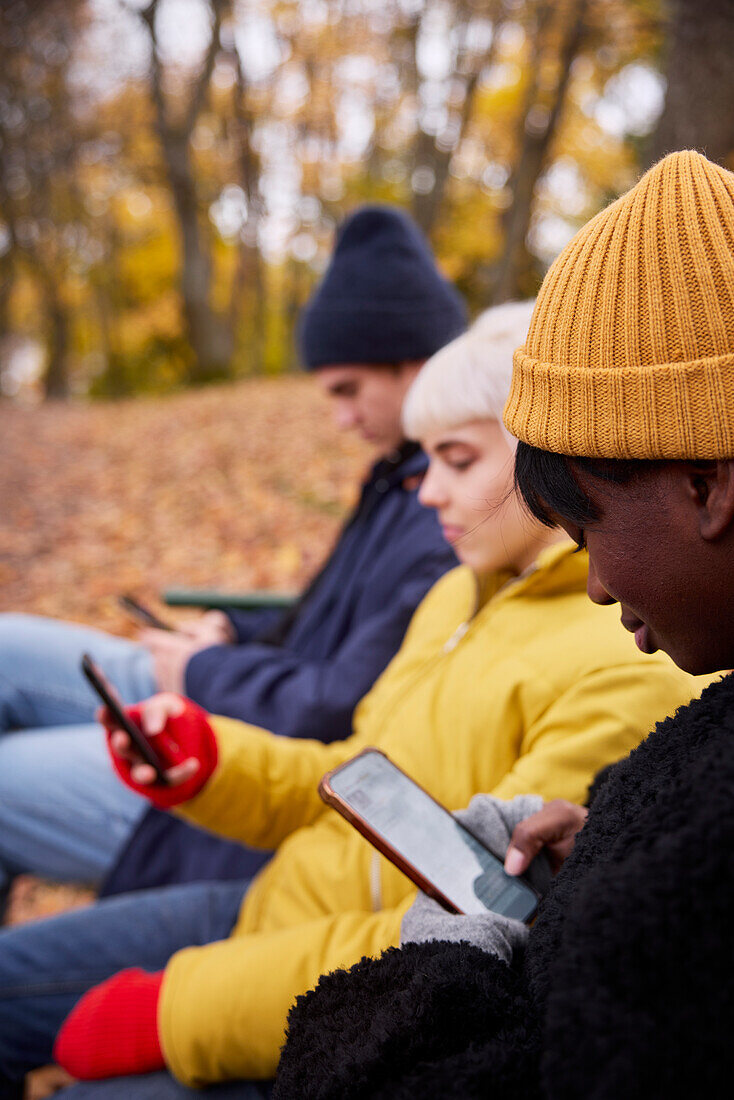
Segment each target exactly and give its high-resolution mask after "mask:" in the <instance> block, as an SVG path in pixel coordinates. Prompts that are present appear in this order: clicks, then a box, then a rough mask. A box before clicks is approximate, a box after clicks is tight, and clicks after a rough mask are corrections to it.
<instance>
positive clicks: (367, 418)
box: [314, 363, 421, 454]
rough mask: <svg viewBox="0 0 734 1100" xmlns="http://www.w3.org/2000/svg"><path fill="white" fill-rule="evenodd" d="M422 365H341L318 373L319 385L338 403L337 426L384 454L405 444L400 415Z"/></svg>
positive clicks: (335, 408)
mask: <svg viewBox="0 0 734 1100" xmlns="http://www.w3.org/2000/svg"><path fill="white" fill-rule="evenodd" d="M420 367H421V364H420V363H401V364H399V365H396V366H368V365H366V364H362V363H343V364H342V363H340V364H337V365H334V366H328V367H319V368H318V370H316V371H315V372H314V374H315V376H316V378H317V380H318V382H319V385H320V386H321V388H322V389H323V391H324V393H327V394H328V395H329V397H331V398H332V399H333V402H334V415H335V418H336V423H337V424H338V426H339V427H340V428H343V429H344V430H350V431H356V432H359V434H360V435H361V436H362V438H363V439H366V440H367V442H368V443H372V444H373V445H374V446H375V447H376V448H377V449H378V450H379V451H380V452H381V453H383V454H386V453H388V452H389V451H394V450H395V449H396V448H397V447H399V446H400V444H401V443H402V441H403V438H404V436H403V429H402V425H401V423H400V412H401V409H402V406H403V398H404V397H405V395H406V393H407V392H408V389H409V387H410V384H411V382H412V381H413V379H414V378H415V376H416V374H417V373H418V371H419V369H420Z"/></svg>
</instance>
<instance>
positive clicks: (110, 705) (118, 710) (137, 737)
mask: <svg viewBox="0 0 734 1100" xmlns="http://www.w3.org/2000/svg"><path fill="white" fill-rule="evenodd" d="M82 672H83V673H84V675H85V676H86V678H87V680H89V683H90V684H91V685H92V687H93V688H94V690H95V691H96V692H97V695H99V697H100V699H101V700H102V702H103V703H104V705H105V706H106V707H107V709H108V710H109V711H110V713H111V714H112V715H113V717H114V719H115V721H116V722H117V725H118V726H119V727H120V729H123V730H124V731H125V733H126V734H127V735H128V737H129V738H130V740H131V741H132V743H133V745H135V748H136V749H137V750H138V752H139V753H140V755H141V756H142V758H143V760H145V762H146V764H150V765H151V767H153V768H155V773H156V776H157V778H158V782H159V783H166V784H167V783H168V780H167V779H166V775H165V769H166V768H167V767H168V766H169V765H168V764H166V762H165V761H163V760H162V759H161V758H160V756H159V755H158V753H157V752H156V751H155V749H154V748H153V746H152V744H151V742H150V740H149V739H148V738H147V737H146V735H145V734H144V733H143V731H142V730H141V729H140V727H139V726H137V725H136V724H135V722H133V720H132V718H130V717H129V716H128V715H127V714H125V711H124V710H123V709H122V703H121V702H120V699H119V696H118V694H117V692H116V691H115V689H114V688H113V687H112V684H111V683H110V682H109V680H108V679H107V677H106V676H105V675H104V673H103V672H102V669H101V668H100V667H99V666H98V665H96V664H95V663H94V661H93V660H92V658H91V657H90V656H89V654H88V653H85V654H83V655H82Z"/></svg>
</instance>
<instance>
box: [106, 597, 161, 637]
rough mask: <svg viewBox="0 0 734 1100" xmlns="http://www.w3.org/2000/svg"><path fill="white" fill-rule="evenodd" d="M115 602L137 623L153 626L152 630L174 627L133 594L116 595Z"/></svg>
mask: <svg viewBox="0 0 734 1100" xmlns="http://www.w3.org/2000/svg"><path fill="white" fill-rule="evenodd" d="M117 602H118V603H119V605H120V607H122V608H123V609H124V610H125V611H127V613H128V615H130V616H131V618H133V619H135V621H136V622H137V623H141V624H142V625H143V626H150V627H153V629H154V630H174V629H175V627H173V626H171V624H170V623H167V622H164V621H163V619H161V618H159V616H158V615H156V614H155V612H153V611H151V610H150V608H149V607H146V606H145V604H143V603H141V602H140V600H136V599H135V597H134V596H130V595H129V594H127V593H126V594H125V595H124V596H118V597H117Z"/></svg>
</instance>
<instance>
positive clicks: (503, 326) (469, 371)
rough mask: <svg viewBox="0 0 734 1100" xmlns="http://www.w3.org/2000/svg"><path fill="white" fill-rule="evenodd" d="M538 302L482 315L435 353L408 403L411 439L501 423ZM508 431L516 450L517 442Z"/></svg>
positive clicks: (405, 421) (407, 423)
mask: <svg viewBox="0 0 734 1100" xmlns="http://www.w3.org/2000/svg"><path fill="white" fill-rule="evenodd" d="M534 306H535V302H534V301H528V302H507V303H506V304H504V305H501V306H494V307H493V308H492V309H488V310H486V311H485V312H484V313H482V314H480V316H479V317H478V318H477V320H476V321H475V322H474V324H473V325H472V326H471V328H470V329H469V330H468V332H465V333H464V334H463V335H462V336H459V337H457V339H456V340H452V341H451V343H450V344H447V345H446V347H445V348H442V349H441V350H440V351H439V352H436V354H435V355H434V356H432V357H431V358H430V359H429V360H428V362H427V363H426V364H425V366H423V367H422V368H421V371H420V373H419V374H418V377H417V378H416V379H415V381H414V382H413V384H412V386H411V387H410V389H409V390H408V393H407V395H406V397H405V401H404V403H403V412H402V419H403V429H404V430H405V434H406V436H407V437H408V439H422V438H423V437H424V436H425V435H426V434H427V433H428V432H431V431H436V430H441V429H444V428H458V427H459V426H460V425H461V424H468V423H470V422H471V421H472V420H496V421H497V422H498V423H499V424H500V425H502V410H503V409H504V407H505V403H506V401H507V395H508V394H509V392H510V380H511V377H512V353H513V352H514V351H515V348H517V347H520V345H522V344H524V342H525V337H526V336H527V331H528V325H529V324H530V318H531V316H532V312H533V308H534ZM503 431H505V434H506V436H507V439H508V441H509V442H510V443H511V445H512V446H513V447H514V446H515V443H516V440H515V439H513V437H512V436H511V435H510V434H509V433H508V432H506V430H505V429H504V426H503Z"/></svg>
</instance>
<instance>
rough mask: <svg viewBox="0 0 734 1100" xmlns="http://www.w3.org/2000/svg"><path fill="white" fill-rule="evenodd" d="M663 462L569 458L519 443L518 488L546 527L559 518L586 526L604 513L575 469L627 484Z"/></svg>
mask: <svg viewBox="0 0 734 1100" xmlns="http://www.w3.org/2000/svg"><path fill="white" fill-rule="evenodd" d="M663 465H666V463H665V461H663V460H657V459H650V460H647V459H627V458H570V457H569V456H568V455H559V454H554V453H553V452H551V451H541V450H540V449H539V448H538V447H533V446H531V445H530V444H529V443H522V442H520V443H518V445H517V451H516V452H515V488H516V489H517V491H518V493H519V494H520V496H521V498H522V500H523V501H524V503H525V506H526V508H527V509H528V511H529V512H530V513H531V514H532V515H533V516H535V518H536V519H538V520H540V522H541V523H543V524H545V526H546V527H555V526H556V525H557V523H558V520H559V518H560V519H565V520H567V521H568V522H569V523H572V524H573V525H574V526H575V527H585V526H586V524H587V523H593V522H594V520H598V519H600V518H601V513H600V510H599V507H598V505H597V504H595V503H594V501H593V500H592V499H591V497H590V496H589V495H588V494H587V493H585V492H584V490H583V489H582V488H581V487H580V485H579V483H578V481H577V480H576V478H575V477H574V469H577V470H583V471H584V472H585V473H589V474H591V476H592V477H595V478H598V479H599V480H600V481H610V482H613V483H614V484H615V485H626V484H628V483H629V482H630V481H632V480H633V479H634V478H635V477H639V476H640V475H642V474H643V473H644V472H645V471H649V470H651V469H653V468H655V467H657V468H660V467H661V466H663Z"/></svg>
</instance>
